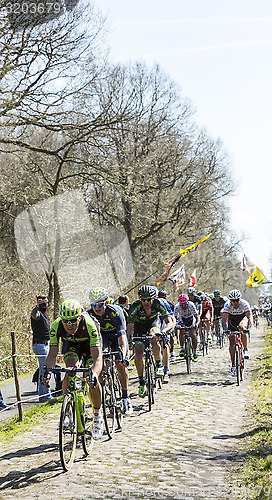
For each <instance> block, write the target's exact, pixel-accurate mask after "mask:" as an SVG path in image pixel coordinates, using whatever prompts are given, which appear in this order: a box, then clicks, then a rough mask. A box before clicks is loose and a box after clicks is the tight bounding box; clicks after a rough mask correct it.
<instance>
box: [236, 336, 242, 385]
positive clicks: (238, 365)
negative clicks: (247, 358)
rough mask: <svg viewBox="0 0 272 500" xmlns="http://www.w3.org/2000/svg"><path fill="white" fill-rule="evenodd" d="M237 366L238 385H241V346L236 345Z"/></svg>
mask: <svg viewBox="0 0 272 500" xmlns="http://www.w3.org/2000/svg"><path fill="white" fill-rule="evenodd" d="M235 368H236V379H237V385H240V375H241V373H240V355H239V347H238V345H236V346H235Z"/></svg>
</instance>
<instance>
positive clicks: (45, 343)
mask: <svg viewBox="0 0 272 500" xmlns="http://www.w3.org/2000/svg"><path fill="white" fill-rule="evenodd" d="M47 306H48V299H47V297H46V295H37V304H36V306H35V307H34V309H32V311H31V328H32V331H33V342H32V350H33V352H34V353H35V354H36V356H37V359H38V363H39V383H38V390H39V402H40V403H44V402H45V401H48V400H49V399H52V395H51V391H50V388H48V387H45V386H44V385H43V384H42V382H41V375H42V373H43V365H44V364H45V360H46V358H47V355H48V352H49V332H50V320H49V317H48V316H47V314H46V308H47Z"/></svg>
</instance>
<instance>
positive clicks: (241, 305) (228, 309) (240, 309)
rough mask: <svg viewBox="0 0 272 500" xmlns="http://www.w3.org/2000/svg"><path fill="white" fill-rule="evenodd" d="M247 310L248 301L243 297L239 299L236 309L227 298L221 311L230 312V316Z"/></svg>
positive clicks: (248, 308)
mask: <svg viewBox="0 0 272 500" xmlns="http://www.w3.org/2000/svg"><path fill="white" fill-rule="evenodd" d="M248 311H250V305H249V303H248V301H247V300H244V299H240V302H239V306H238V307H237V309H235V307H233V305H232V303H231V301H230V300H227V302H225V305H224V307H223V309H222V310H221V312H222V313H228V314H231V315H232V316H238V315H239V314H243V313H246V312H248Z"/></svg>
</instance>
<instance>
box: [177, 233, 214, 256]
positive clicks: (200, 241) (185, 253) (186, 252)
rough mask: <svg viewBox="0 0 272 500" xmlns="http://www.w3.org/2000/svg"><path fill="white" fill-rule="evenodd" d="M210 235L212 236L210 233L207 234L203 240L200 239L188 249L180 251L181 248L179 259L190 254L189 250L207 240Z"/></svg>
mask: <svg viewBox="0 0 272 500" xmlns="http://www.w3.org/2000/svg"><path fill="white" fill-rule="evenodd" d="M211 235H212V233H210V234H208V236H205V238H202V240H199V241H197V242H196V243H194V244H193V245H191V246H190V247H187V248H185V250H182V248H181V249H180V253H181V257H182V258H183V257H185V255H187V254H188V253H189V252H191V250H193V248H195V247H197V245H199V243H202V241H205V240H207V239H208V238H209V237H210V236H211Z"/></svg>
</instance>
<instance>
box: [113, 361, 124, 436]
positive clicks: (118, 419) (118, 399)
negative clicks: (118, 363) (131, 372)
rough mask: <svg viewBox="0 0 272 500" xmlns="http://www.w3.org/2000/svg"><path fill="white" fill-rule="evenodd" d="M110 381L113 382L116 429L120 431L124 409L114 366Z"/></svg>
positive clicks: (120, 388)
mask: <svg viewBox="0 0 272 500" xmlns="http://www.w3.org/2000/svg"><path fill="white" fill-rule="evenodd" d="M112 380H113V387H114V392H115V401H116V422H117V428H118V429H122V426H123V416H124V408H123V400H122V387H121V384H120V380H119V378H118V373H117V369H116V367H115V366H114V367H113V370H112Z"/></svg>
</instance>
